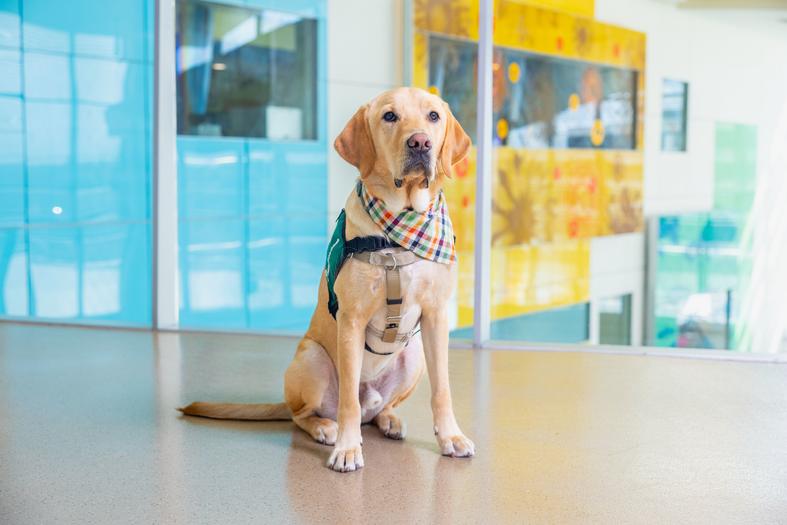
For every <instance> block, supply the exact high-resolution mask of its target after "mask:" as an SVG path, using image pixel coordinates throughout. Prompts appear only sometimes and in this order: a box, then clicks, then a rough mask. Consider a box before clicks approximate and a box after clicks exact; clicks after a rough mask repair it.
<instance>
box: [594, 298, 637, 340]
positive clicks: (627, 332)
mask: <svg viewBox="0 0 787 525" xmlns="http://www.w3.org/2000/svg"><path fill="white" fill-rule="evenodd" d="M598 309H599V338H598V342H599V343H600V344H602V345H630V344H631V294H626V295H623V296H620V297H609V298H606V299H601V300H600V301H598Z"/></svg>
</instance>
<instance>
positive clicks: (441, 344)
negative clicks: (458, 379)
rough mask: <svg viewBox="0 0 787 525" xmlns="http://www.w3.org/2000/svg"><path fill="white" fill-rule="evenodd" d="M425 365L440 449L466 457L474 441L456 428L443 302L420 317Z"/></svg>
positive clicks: (449, 453) (470, 453)
mask: <svg viewBox="0 0 787 525" xmlns="http://www.w3.org/2000/svg"><path fill="white" fill-rule="evenodd" d="M421 328H422V334H423V341H424V354H425V357H426V368H427V370H428V371H429V382H430V383H431V386H432V414H433V417H434V427H435V434H436V435H437V444H438V445H439V446H440V452H441V453H442V454H443V455H444V456H453V457H455V458H458V457H469V456H472V455H473V454H475V445H474V444H473V442H472V441H470V439H468V438H467V437H466V436H465V435H464V434H463V433H462V431H461V430H460V429H459V425H458V424H457V422H456V417H455V416H454V407H453V403H452V401H451V387H450V385H449V382H448V312H447V311H446V309H445V306H444V305H440V306H439V307H436V308H435V309H434V310H429V311H427V310H424V312H423V316H422V317H421Z"/></svg>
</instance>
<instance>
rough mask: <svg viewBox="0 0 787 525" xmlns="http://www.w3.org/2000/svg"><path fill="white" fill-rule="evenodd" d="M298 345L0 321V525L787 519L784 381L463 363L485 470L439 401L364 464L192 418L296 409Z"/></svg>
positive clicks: (524, 358) (463, 389) (746, 373)
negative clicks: (289, 399) (193, 409)
mask: <svg viewBox="0 0 787 525" xmlns="http://www.w3.org/2000/svg"><path fill="white" fill-rule="evenodd" d="M293 351H294V342H293V340H291V339H284V338H281V339H276V338H264V337H253V336H229V335H204V334H202V335H200V334H190V335H175V334H162V335H154V334H151V333H146V332H132V331H112V330H92V329H79V328H57V327H37V326H30V325H26V326H25V325H11V324H0V523H2V524H4V525H10V524H16V523H30V524H44V523H78V524H88V523H99V524H114V523H166V524H169V523H188V524H192V523H231V524H240V523H342V524H344V523H386V524H388V523H391V524H397V523H403V524H404V523H407V524H410V523H561V524H562V523H583V524H584V523H610V524H611V523H713V524H716V523H779V522H781V523H787V365H779V364H762V363H743V362H723V361H700V360H689V359H673V358H663V357H645V356H621V355H599V354H583V353H530V352H515V351H488V352H476V353H474V352H471V351H462V350H456V351H453V352H452V354H451V372H452V382H453V391H454V400H455V405H456V411H457V416H458V418H459V421H460V423H461V424H462V426H463V427H464V429H465V432H466V433H468V434H469V435H470V436H471V437H472V438H473V439H474V440H475V443H476V450H477V456H476V457H474V458H472V459H465V460H460V459H450V458H444V457H441V456H440V455H439V453H438V449H437V446H436V444H435V441H434V438H433V436H432V432H431V417H430V410H429V397H428V385H427V384H426V383H425V382H423V383H422V384H421V385H420V387H419V388H418V390H417V391H416V393H415V395H414V396H413V397H412V398H410V399H409V400H408V401H407V402H406V403H405V405H404V406H403V407H402V410H401V411H400V413H401V414H402V415H403V416H404V418H405V419H406V420H407V422H408V427H409V434H408V437H407V439H406V440H405V441H403V442H397V441H390V440H387V439H385V438H383V437H382V436H381V435H380V434H379V432H378V430H377V429H376V428H373V427H365V428H364V431H363V433H364V457H365V461H366V467H365V468H364V469H363V470H361V471H360V472H357V473H352V474H337V473H334V472H332V471H330V470H328V469H327V468H325V467H324V466H323V464H324V461H325V459H326V457H327V455H328V453H329V448H328V447H325V446H321V445H318V444H316V443H314V442H312V441H311V440H310V439H309V438H308V437H307V436H306V435H305V434H303V433H302V432H300V431H299V430H296V429H295V427H294V426H293V425H292V424H291V423H289V422H271V423H255V422H221V421H211V420H202V419H190V418H183V417H179V416H178V414H177V413H176V412H175V407H177V406H180V405H182V404H183V403H185V402H187V401H191V400H195V399H202V400H230V401H241V402H242V401H261V400H262V401H265V400H270V401H274V400H279V399H280V398H281V390H282V372H283V371H284V369H285V367H286V364H287V362H288V360H289V359H290V357H291V355H292V353H293Z"/></svg>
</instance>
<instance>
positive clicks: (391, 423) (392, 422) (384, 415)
mask: <svg viewBox="0 0 787 525" xmlns="http://www.w3.org/2000/svg"><path fill="white" fill-rule="evenodd" d="M374 423H375V424H376V425H377V428H379V429H380V430H381V431H382V433H383V435H384V436H385V437H387V438H388V439H404V437H405V435H407V425H406V424H405V422H404V421H402V420H401V419H400V418H399V416H397V415H396V414H394V413H393V412H380V413H379V414H377V417H376V418H374Z"/></svg>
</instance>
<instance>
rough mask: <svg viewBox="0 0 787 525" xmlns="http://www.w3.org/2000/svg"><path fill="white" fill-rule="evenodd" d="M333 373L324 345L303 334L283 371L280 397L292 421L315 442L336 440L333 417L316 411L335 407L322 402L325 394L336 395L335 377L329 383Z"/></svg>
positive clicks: (331, 442) (330, 443) (331, 363)
mask: <svg viewBox="0 0 787 525" xmlns="http://www.w3.org/2000/svg"><path fill="white" fill-rule="evenodd" d="M333 373H334V372H333V362H332V361H331V358H330V357H329V356H328V354H327V353H326V352H325V349H324V348H323V347H322V346H321V345H319V344H318V343H317V342H315V341H313V340H311V339H309V338H306V337H304V338H303V339H302V340H301V342H300V344H299V345H298V351H297V352H296V354H295V358H294V359H293V360H292V363H290V366H289V368H287V372H286V373H285V374H284V397H285V399H286V400H287V406H289V408H290V411H291V412H292V420H293V422H294V423H295V424H296V425H298V426H299V427H300V428H301V429H303V430H304V431H305V432H306V433H307V434H309V435H310V436H311V437H312V438H313V439H314V440H315V441H316V442H318V443H325V444H326V445H333V444H334V443H336V436H337V433H338V427H337V425H336V421H334V420H332V419H328V418H324V417H320V416H319V415H318V411H319V410H320V409H321V408H323V409H325V410H324V411H325V412H327V413H329V414H330V413H335V411H336V407H335V406H331V407H327V408H326V407H323V406H322V405H323V403H324V401H325V399H326V394H327V396H328V397H333V399H334V400H335V399H336V392H335V388H336V385H335V381H333V385H332V384H331V383H332V381H331V379H332V376H333ZM331 389H333V390H334V391H330V390H331ZM329 391H330V392H329ZM329 403H330V401H329ZM334 403H335V401H334Z"/></svg>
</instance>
